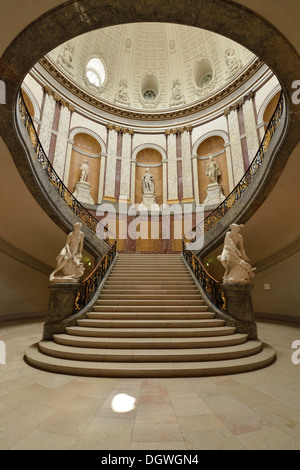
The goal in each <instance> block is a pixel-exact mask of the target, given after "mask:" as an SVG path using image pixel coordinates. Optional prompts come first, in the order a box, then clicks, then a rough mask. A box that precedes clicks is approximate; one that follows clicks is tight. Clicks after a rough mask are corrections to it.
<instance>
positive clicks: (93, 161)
mask: <svg viewBox="0 0 300 470" xmlns="http://www.w3.org/2000/svg"><path fill="white" fill-rule="evenodd" d="M101 150H102V149H101V146H100V144H99V142H97V140H96V139H95V138H94V137H92V136H91V135H89V134H86V133H84V132H80V133H78V134H76V135H75V136H74V140H73V148H72V154H71V165H70V172H69V181H68V188H69V189H70V191H71V192H73V191H74V189H75V183H77V182H78V181H79V179H80V167H81V165H82V164H83V162H84V161H85V160H88V162H89V167H90V175H89V179H88V183H89V184H90V185H91V196H92V199H93V200H94V202H95V203H97V201H98V192H99V175H100V165H101V159H100V154H101Z"/></svg>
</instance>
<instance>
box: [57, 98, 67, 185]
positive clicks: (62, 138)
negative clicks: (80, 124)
mask: <svg viewBox="0 0 300 470" xmlns="http://www.w3.org/2000/svg"><path fill="white" fill-rule="evenodd" d="M70 116H71V113H70V111H69V109H68V108H66V107H64V106H62V108H61V112H60V119H59V126H58V131H57V139H56V147H55V154H54V160H53V166H54V168H55V171H56V172H57V174H58V176H59V177H60V178H61V179H63V176H64V169H65V164H66V155H67V146H68V136H69V125H70Z"/></svg>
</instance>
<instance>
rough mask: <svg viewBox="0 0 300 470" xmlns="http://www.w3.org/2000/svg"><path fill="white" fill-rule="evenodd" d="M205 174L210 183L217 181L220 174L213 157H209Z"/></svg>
mask: <svg viewBox="0 0 300 470" xmlns="http://www.w3.org/2000/svg"><path fill="white" fill-rule="evenodd" d="M205 174H206V176H209V178H210V184H215V183H218V176H220V175H221V172H220V170H219V165H218V164H217V163H216V162H215V161H214V159H213V157H212V156H210V157H209V162H208V164H207V167H206V172H205Z"/></svg>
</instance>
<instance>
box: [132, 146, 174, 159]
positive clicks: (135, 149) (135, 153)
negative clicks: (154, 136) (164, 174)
mask: <svg viewBox="0 0 300 470" xmlns="http://www.w3.org/2000/svg"><path fill="white" fill-rule="evenodd" d="M145 149H155V150H157V151H158V152H159V153H160V154H161V156H162V160H166V159H167V154H166V150H165V149H164V148H163V147H161V146H160V145H157V144H151V143H149V144H141V145H138V146H137V147H135V148H134V149H133V151H132V156H131V159H132V160H136V156H137V154H138V153H139V152H140V151H141V150H145Z"/></svg>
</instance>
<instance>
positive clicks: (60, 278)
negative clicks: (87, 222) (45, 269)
mask: <svg viewBox="0 0 300 470" xmlns="http://www.w3.org/2000/svg"><path fill="white" fill-rule="evenodd" d="M81 227H82V224H81V223H80V222H77V223H76V224H75V225H74V230H73V232H70V233H69V235H68V237H67V242H66V245H65V246H64V248H63V249H62V250H61V252H60V253H59V255H58V256H57V258H56V262H57V266H56V268H55V270H54V271H53V272H52V273H51V275H50V282H78V280H79V279H80V277H81V276H83V273H84V267H83V263H81V262H80V260H81V258H82V249H83V240H84V234H83V232H81V230H80V229H81Z"/></svg>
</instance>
